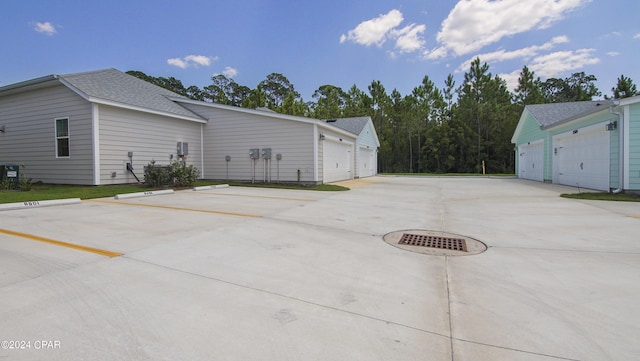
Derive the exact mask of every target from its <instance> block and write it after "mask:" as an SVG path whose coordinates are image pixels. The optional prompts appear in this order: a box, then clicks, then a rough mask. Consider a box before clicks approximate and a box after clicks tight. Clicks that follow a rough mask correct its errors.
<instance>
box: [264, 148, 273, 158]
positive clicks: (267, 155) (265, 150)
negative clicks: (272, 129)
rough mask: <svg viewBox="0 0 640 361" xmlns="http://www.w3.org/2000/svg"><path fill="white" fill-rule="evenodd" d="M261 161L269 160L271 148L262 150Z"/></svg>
mask: <svg viewBox="0 0 640 361" xmlns="http://www.w3.org/2000/svg"><path fill="white" fill-rule="evenodd" d="M262 159H271V148H262Z"/></svg>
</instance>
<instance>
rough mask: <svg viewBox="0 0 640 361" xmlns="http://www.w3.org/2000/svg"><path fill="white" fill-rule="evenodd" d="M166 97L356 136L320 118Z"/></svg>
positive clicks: (352, 136) (178, 101) (181, 101)
mask: <svg viewBox="0 0 640 361" xmlns="http://www.w3.org/2000/svg"><path fill="white" fill-rule="evenodd" d="M167 99H169V100H172V101H174V102H176V103H185V104H193V105H200V106H203V107H209V108H214V109H221V110H228V111H231V112H239V113H246V114H252V115H258V116H263V117H269V118H276V119H284V120H290V121H293V122H300V123H307V124H315V125H317V126H319V127H322V128H326V129H328V130H331V131H332V132H334V133H339V134H342V135H345V136H348V137H351V138H355V137H357V135H356V134H353V133H350V132H347V131H346V130H343V129H340V128H338V127H336V126H333V125H330V124H327V123H326V122H324V121H322V120H318V119H314V118H305V117H300V116H296V115H288V114H281V113H276V112H269V111H264V110H256V109H249V108H241V107H236V106H233V105H224V104H218V103H208V102H203V101H200V100H192V99H184V98H179V97H171V96H168V97H167ZM204 123H206V121H204Z"/></svg>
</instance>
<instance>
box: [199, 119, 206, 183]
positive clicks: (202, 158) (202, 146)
mask: <svg viewBox="0 0 640 361" xmlns="http://www.w3.org/2000/svg"><path fill="white" fill-rule="evenodd" d="M200 179H206V178H205V177H204V124H200Z"/></svg>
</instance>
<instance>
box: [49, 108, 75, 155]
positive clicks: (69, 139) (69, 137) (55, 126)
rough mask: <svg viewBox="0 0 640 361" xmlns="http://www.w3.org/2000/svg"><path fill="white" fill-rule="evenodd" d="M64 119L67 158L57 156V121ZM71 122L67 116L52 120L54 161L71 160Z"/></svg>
mask: <svg viewBox="0 0 640 361" xmlns="http://www.w3.org/2000/svg"><path fill="white" fill-rule="evenodd" d="M62 119H66V120H67V141H68V144H67V146H68V147H69V155H67V156H59V155H58V120H62ZM69 123H71V120H70V117H69V116H66V117H59V118H54V119H53V139H54V140H55V155H56V159H69V158H71V124H69Z"/></svg>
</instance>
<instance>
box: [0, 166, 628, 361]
mask: <svg viewBox="0 0 640 361" xmlns="http://www.w3.org/2000/svg"><path fill="white" fill-rule="evenodd" d="M348 185H349V186H351V188H352V189H351V190H350V191H348V192H313V191H302V190H284V189H260V188H244V187H230V188H222V189H211V190H204V191H198V192H195V191H191V190H184V191H177V192H175V193H174V194H168V195H158V196H150V197H142V198H132V199H122V200H115V199H113V198H108V199H106V198H104V199H97V200H85V201H82V202H81V203H80V204H75V205H65V206H57V207H42V208H31V209H21V210H11V211H1V212H0V341H2V348H0V360H5V359H6V360H43V359H46V360H456V361H457V360H535V361H538V360H540V361H542V360H632V359H637V358H638V355H640V343H639V342H638V339H640V308H638V307H637V305H638V304H640V284H639V282H638V280H640V206H639V205H638V203H613V202H597V201H578V200H570V199H564V198H560V197H558V195H559V194H560V193H562V192H576V191H577V190H575V189H571V188H567V187H560V186H555V185H545V184H539V183H535V182H528V181H522V180H517V179H490V178H450V177H442V178H437V177H434V178H420V177H374V178H367V179H362V180H355V181H351V182H348ZM417 229H421V230H432V231H442V232H450V233H453V234H458V235H463V236H468V237H472V238H475V239H477V240H479V241H482V242H483V243H485V244H486V245H487V247H488V249H487V250H486V251H485V252H483V253H480V254H476V255H463V256H431V255H425V254H420V253H416V252H410V251H407V250H404V249H400V248H398V247H395V246H393V245H390V244H388V243H386V242H384V241H383V236H384V235H385V234H388V233H390V232H395V231H399V230H417ZM98 251H104V252H103V253H100V252H98Z"/></svg>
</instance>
